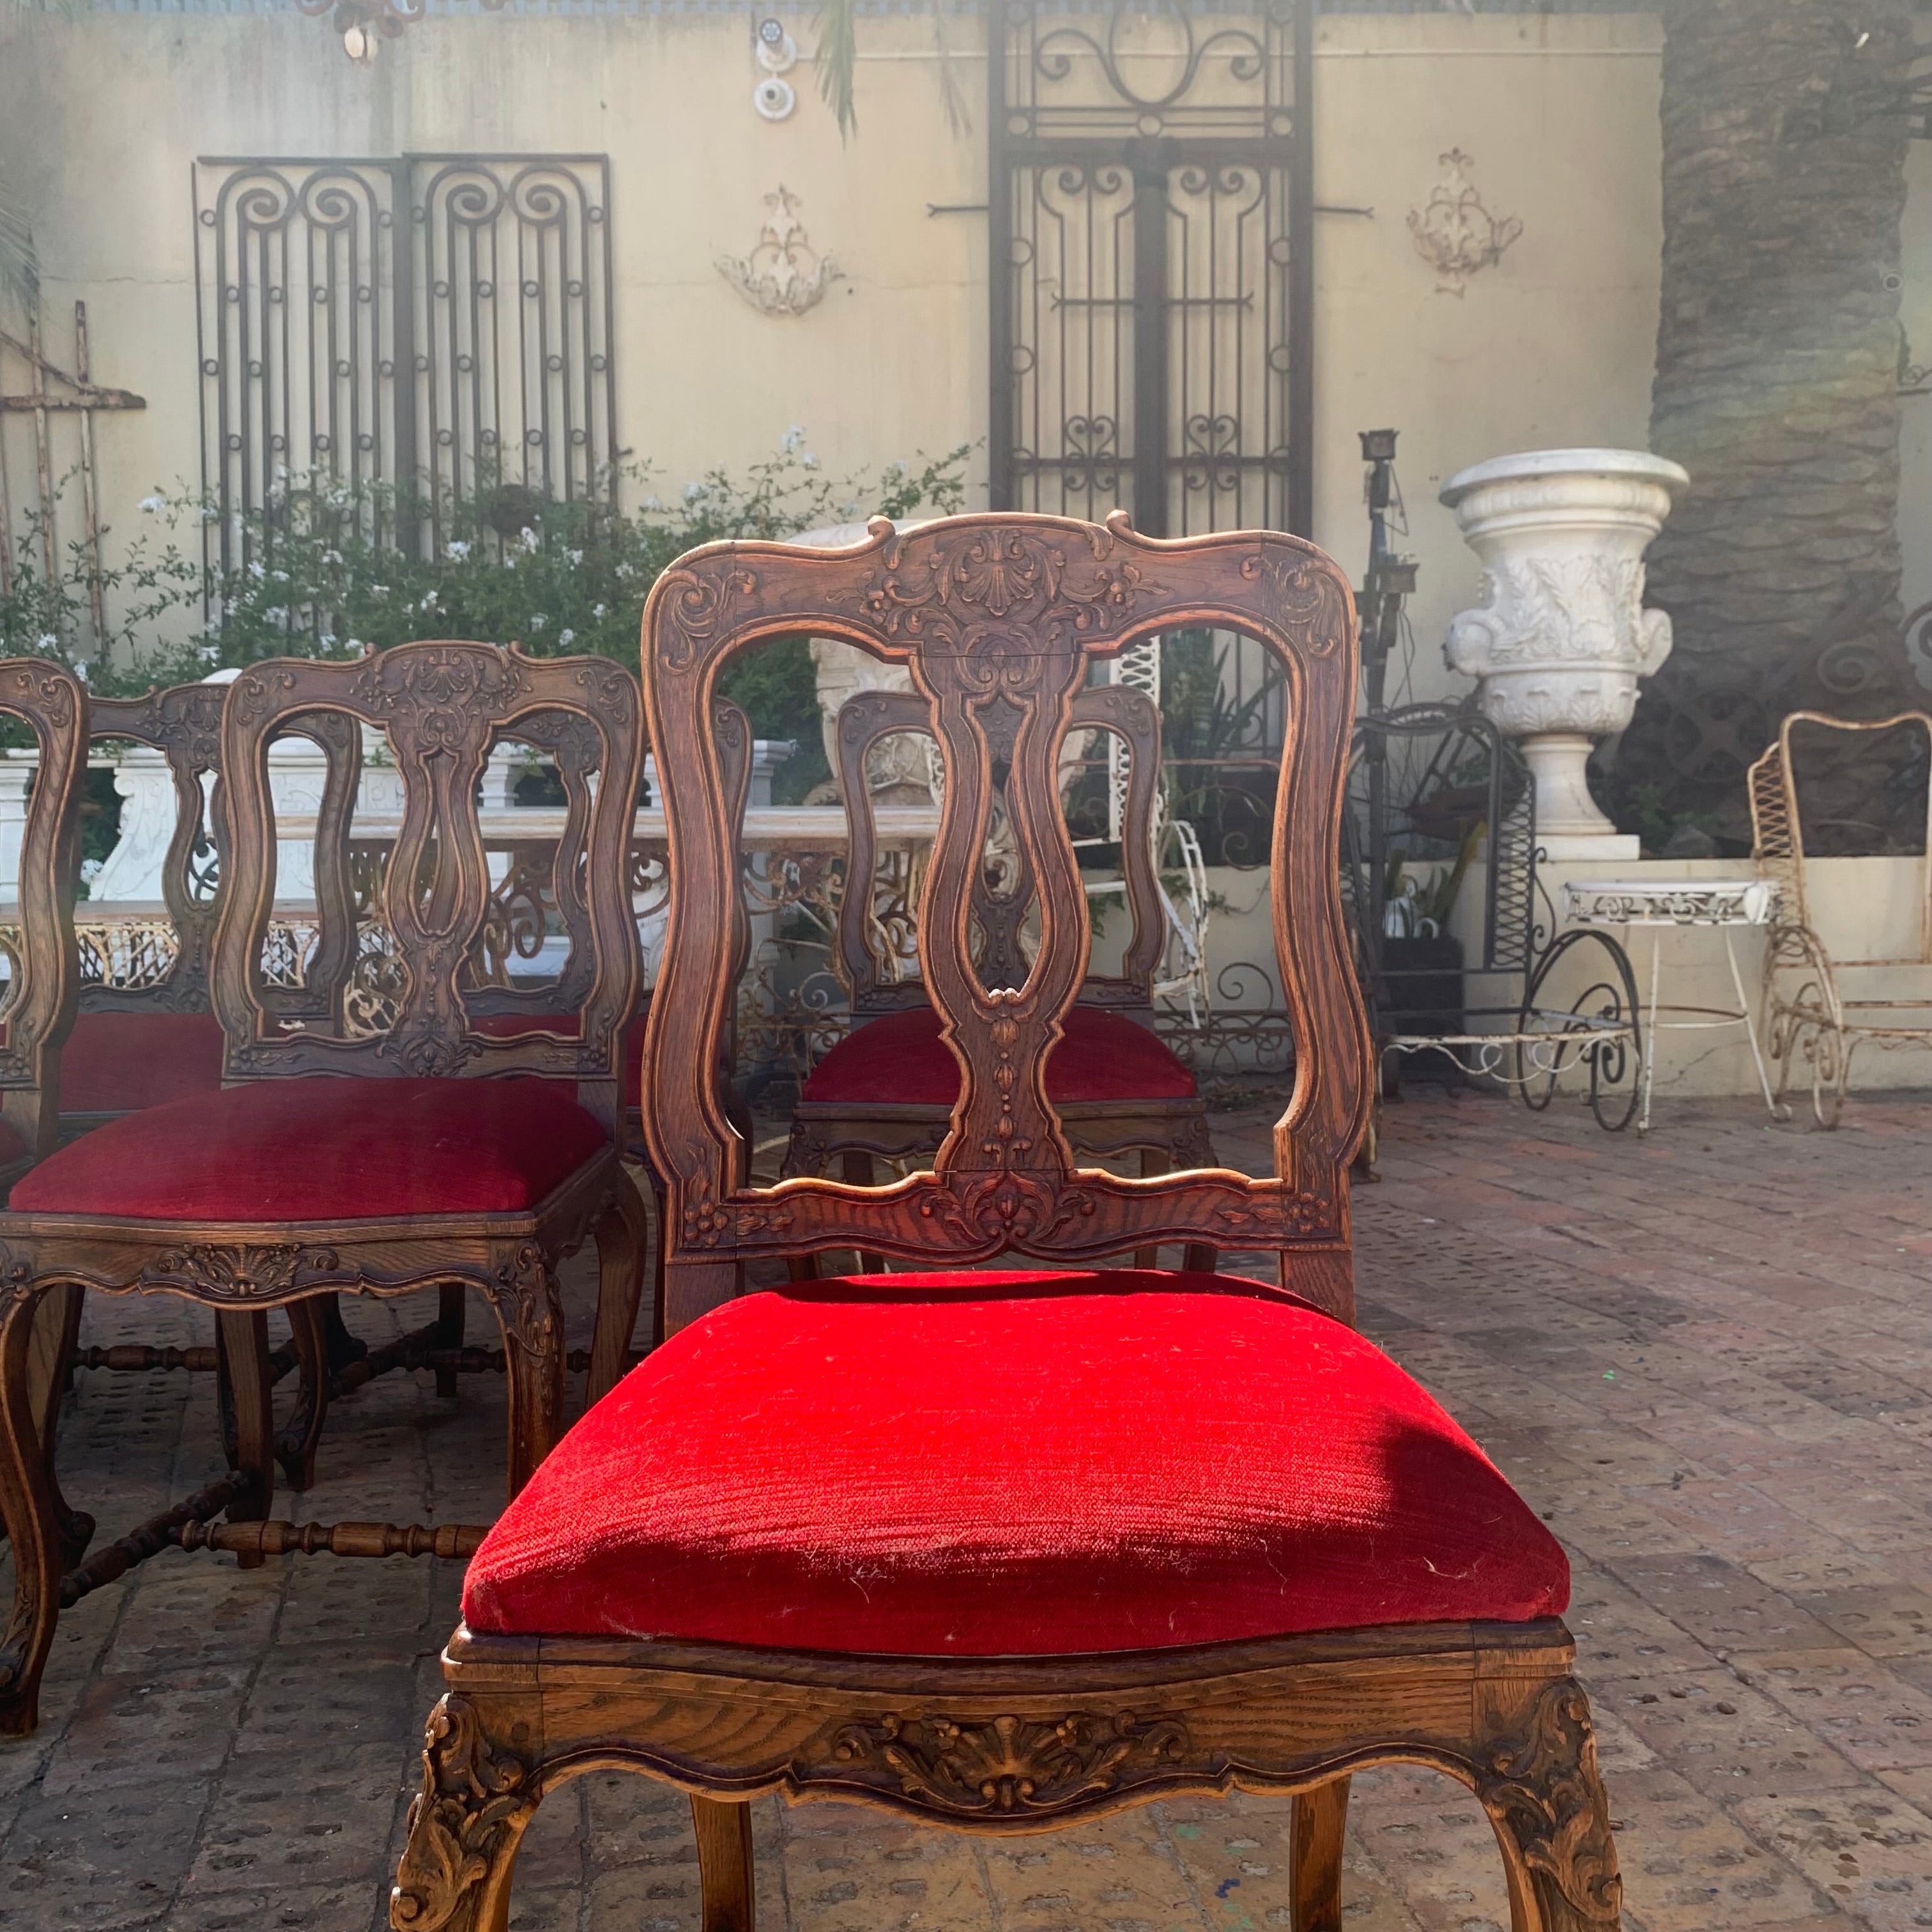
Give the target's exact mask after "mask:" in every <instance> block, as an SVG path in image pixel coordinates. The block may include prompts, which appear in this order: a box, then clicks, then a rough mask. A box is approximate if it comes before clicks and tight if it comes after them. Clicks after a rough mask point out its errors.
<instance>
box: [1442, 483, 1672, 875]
mask: <svg viewBox="0 0 1932 1932" xmlns="http://www.w3.org/2000/svg"><path fill="white" fill-rule="evenodd" d="M1690 480H1691V478H1690V477H1689V475H1688V473H1687V472H1685V471H1684V470H1683V469H1681V468H1679V466H1678V465H1677V464H1676V463H1672V462H1670V461H1668V460H1666V459H1665V458H1663V457H1661V456H1652V455H1649V453H1648V452H1646V451H1643V450H1639V449H1538V450H1532V451H1529V452H1527V453H1526V454H1524V455H1520V456H1498V457H1493V458H1491V459H1490V460H1489V461H1488V462H1487V463H1476V464H1475V465H1474V466H1472V467H1471V468H1469V469H1464V470H1462V471H1460V472H1458V473H1457V475H1454V476H1452V477H1451V478H1450V479H1449V480H1448V482H1447V483H1445V484H1443V486H1442V501H1443V502H1445V504H1447V505H1448V507H1449V508H1451V510H1453V511H1455V513H1456V520H1457V523H1458V524H1459V525H1460V527H1461V529H1462V532H1463V539H1464V541H1466V542H1467V543H1468V544H1469V547H1470V548H1471V549H1472V550H1474V551H1475V553H1476V554H1477V555H1478V556H1479V557H1481V559H1482V560H1483V595H1482V601H1481V604H1478V606H1477V607H1475V609H1474V610H1464V611H1462V612H1460V613H1459V614H1458V615H1457V616H1455V617H1453V618H1452V619H1451V620H1450V623H1449V632H1448V637H1447V638H1446V639H1445V641H1444V643H1443V646H1442V654H1443V655H1444V656H1445V658H1447V659H1448V662H1449V666H1450V668H1451V670H1459V671H1462V672H1463V673H1466V675H1467V676H1471V677H1474V678H1476V679H1479V680H1480V681H1481V700H1480V701H1481V705H1482V708H1483V709H1484V712H1485V713H1486V714H1487V715H1488V716H1489V717H1490V718H1493V720H1494V721H1495V722H1496V724H1497V726H1498V727H1499V728H1500V729H1501V730H1502V731H1504V732H1505V733H1506V734H1507V735H1508V736H1510V737H1512V738H1518V739H1521V740H1522V741H1523V756H1524V757H1525V758H1526V760H1528V761H1529V767H1530V770H1531V772H1532V773H1533V774H1534V775H1535V781H1536V829H1537V834H1538V840H1539V841H1540V842H1541V844H1543V845H1544V847H1545V849H1546V850H1547V851H1548V853H1549V855H1550V856H1551V857H1553V858H1556V857H1559V856H1562V857H1570V858H1612V857H1616V858H1634V857H1635V856H1637V841H1636V840H1635V839H1634V838H1619V837H1618V835H1617V833H1616V828H1615V827H1614V826H1613V825H1612V824H1611V823H1610V820H1608V819H1607V818H1606V817H1604V814H1602V813H1601V811H1598V808H1597V807H1596V805H1595V802H1594V801H1593V800H1592V798H1591V796H1590V790H1589V784H1588V782H1587V781H1586V778H1585V775H1584V767H1585V766H1586V764H1587V763H1588V762H1589V756H1590V747H1591V744H1592V740H1593V739H1595V738H1598V737H1601V736H1605V735H1607V734H1608V733H1611V732H1614V731H1621V730H1622V729H1623V728H1624V727H1625V725H1627V724H1628V723H1629V722H1630V721H1631V711H1632V709H1634V707H1635V706H1636V703H1637V679H1639V678H1640V677H1648V676H1649V675H1650V674H1651V673H1652V672H1653V671H1655V670H1656V669H1657V668H1658V666H1659V665H1661V664H1662V663H1663V662H1664V659H1665V658H1667V657H1668V656H1669V655H1670V618H1669V616H1667V614H1666V613H1664V612H1663V611H1661V610H1646V609H1645V608H1644V607H1643V553H1644V550H1645V548H1646V546H1647V545H1648V544H1649V542H1650V541H1651V539H1652V538H1653V537H1654V536H1655V535H1657V533H1658V531H1659V530H1661V529H1662V528H1663V527H1664V518H1665V517H1667V516H1668V515H1669V514H1670V499H1671V493H1672V492H1673V490H1681V489H1682V487H1684V485H1685V484H1687V483H1688V482H1689V481H1690ZM1552 841H1555V843H1554V844H1553V843H1552Z"/></svg>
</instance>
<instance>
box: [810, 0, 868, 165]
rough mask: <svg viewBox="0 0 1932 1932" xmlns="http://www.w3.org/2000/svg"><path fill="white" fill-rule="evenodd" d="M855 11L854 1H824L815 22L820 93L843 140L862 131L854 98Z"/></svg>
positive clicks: (857, 47)
mask: <svg viewBox="0 0 1932 1932" xmlns="http://www.w3.org/2000/svg"><path fill="white" fill-rule="evenodd" d="M855 13H856V5H855V4H854V0H825V4H824V5H823V6H822V7H820V8H819V10H818V17H817V22H816V23H815V24H816V25H817V28H818V46H817V52H816V54H815V55H814V58H816V60H817V63H818V92H819V93H820V95H821V96H822V97H823V100H824V102H825V104H826V107H829V108H830V109H831V110H832V118H833V119H834V120H835V121H837V122H838V138H839V139H840V140H841V141H844V140H846V139H848V138H849V137H850V136H852V135H853V134H856V133H857V132H858V131H859V112H858V109H857V107H856V106H855V105H854V103H853V88H854V86H855V83H856V76H857V73H858V63H859V38H858V34H857V31H856V23H855V20H854V15H855Z"/></svg>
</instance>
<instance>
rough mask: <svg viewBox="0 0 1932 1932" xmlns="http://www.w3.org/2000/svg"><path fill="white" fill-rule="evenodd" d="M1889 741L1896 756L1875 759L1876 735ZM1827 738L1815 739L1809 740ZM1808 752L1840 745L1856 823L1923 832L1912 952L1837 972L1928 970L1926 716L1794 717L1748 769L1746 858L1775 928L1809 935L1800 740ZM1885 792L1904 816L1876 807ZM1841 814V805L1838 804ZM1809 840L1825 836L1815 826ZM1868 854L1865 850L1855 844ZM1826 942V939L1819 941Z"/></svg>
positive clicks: (1930, 892)
mask: <svg viewBox="0 0 1932 1932" xmlns="http://www.w3.org/2000/svg"><path fill="white" fill-rule="evenodd" d="M1814 733H1816V734H1826V735H1824V736H1822V737H1814ZM1883 733H1892V734H1894V742H1896V743H1897V746H1898V748H1899V751H1900V754H1901V755H1900V756H1898V757H1893V758H1890V759H1880V758H1876V757H1873V756H1872V755H1871V751H1872V748H1874V747H1876V746H1877V745H1882V743H1883V742H1884V739H1883V738H1882V734H1883ZM1801 734H1802V738H1805V739H1811V740H1812V742H1813V743H1814V744H1817V743H1820V742H1825V743H1829V739H1830V738H1831V737H1832V736H1835V737H1838V739H1841V740H1842V741H1845V748H1846V750H1847V751H1849V754H1850V756H1849V758H1847V759H1846V760H1843V761H1842V762H1841V763H1840V764H1839V765H1838V772H1837V775H1838V777H1839V778H1841V780H1842V779H1845V778H1849V780H1851V781H1853V782H1855V785H1856V787H1857V789H1858V791H1859V792H1860V793H1862V795H1863V799H1864V801H1865V802H1868V803H1870V805H1871V809H1870V810H1869V811H1858V810H1857V808H1856V807H1855V806H1854V808H1853V809H1854V811H1855V812H1856V815H1857V816H1858V818H1859V819H1860V820H1863V821H1864V823H1866V824H1867V826H1870V827H1872V828H1876V827H1878V826H1881V825H1882V824H1885V823H1894V822H1896V823H1901V824H1902V823H1912V824H1915V825H1916V826H1918V827H1919V828H1921V832H1922V837H1921V841H1919V844H1918V853H1916V854H1915V855H1914V856H1918V859H1919V865H1918V889H1917V893H1916V898H1917V908H1916V909H1917V912H1918V920H1917V932H1916V947H1915V950H1914V951H1912V952H1911V953H1906V954H1902V955H1900V956H1897V957H1894V958H1891V959H1880V960H1861V959H1840V960H1838V962H1836V963H1837V964H1838V965H1841V966H1861V965H1932V714H1929V713H1927V712H1923V711H1901V712H1897V714H1895V715H1894V716H1892V717H1890V718H1873V719H1870V720H1858V719H1853V718H1834V717H1832V716H1829V715H1827V714H1826V713H1825V712H1818V711H1794V712H1792V713H1791V715H1790V716H1789V717H1787V718H1786V719H1785V720H1784V723H1783V724H1781V725H1780V726H1779V727H1778V736H1777V738H1776V739H1775V740H1774V741H1773V742H1772V743H1771V744H1770V745H1768V746H1766V748H1765V750H1764V751H1763V754H1761V755H1760V757H1759V758H1758V759H1757V762H1756V763H1754V765H1753V766H1751V772H1750V777H1749V785H1750V793H1751V854H1752V856H1753V858H1754V859H1755V860H1756V861H1757V866H1758V869H1759V871H1760V873H1761V874H1762V875H1763V876H1764V877H1766V878H1769V880H1771V881H1772V883H1773V884H1774V885H1775V886H1776V887H1777V889H1778V911H1777V913H1776V914H1775V919H1776V922H1777V923H1778V925H1779V926H1795V927H1801V928H1803V929H1807V930H1811V929H1813V928H1812V905H1811V897H1810V892H1809V886H1808V881H1807V880H1806V877H1805V840H1806V834H1805V806H1806V803H1807V802H1808V800H1811V799H1815V798H1816V796H1817V790H1818V789H1820V788H1819V787H1817V784H1816V778H1815V776H1814V775H1808V774H1805V773H1804V772H1802V771H1801V766H1802V763H1803V762H1804V760H1803V757H1802V753H1803V751H1805V748H1806V747H1805V745H1803V744H1802V742H1800V736H1801ZM1888 785H1894V786H1903V787H1906V788H1908V790H1909V793H1910V796H1909V799H1906V800H1904V801H1903V806H1904V808H1903V809H1902V810H1897V811H1894V810H1891V809H1888V808H1882V807H1881V806H1880V805H1878V803H1877V802H1876V794H1877V793H1878V792H1879V790H1881V789H1882V788H1883V787H1886V786H1888ZM1841 809H1842V802H1841ZM1823 829H1824V828H1823V826H1822V825H1821V824H1820V823H1819V822H1818V820H1817V817H1815V816H1814V842H1815V835H1816V834H1817V833H1818V832H1822V831H1823ZM1858 842H1859V843H1861V844H1866V845H1867V849H1870V844H1869V841H1864V840H1860V841H1858ZM1821 937H1824V938H1827V940H1828V941H1829V935H1821Z"/></svg>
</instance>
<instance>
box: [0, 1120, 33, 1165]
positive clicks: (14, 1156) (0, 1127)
mask: <svg viewBox="0 0 1932 1932" xmlns="http://www.w3.org/2000/svg"><path fill="white" fill-rule="evenodd" d="M26 1151H27V1144H26V1142H25V1141H23V1139H21V1138H20V1136H19V1135H18V1134H17V1133H15V1132H14V1131H13V1129H12V1128H11V1127H9V1126H8V1125H7V1123H6V1122H5V1121H0V1161H15V1160H19V1159H20V1157H21V1155H23V1154H25V1153H26Z"/></svg>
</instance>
